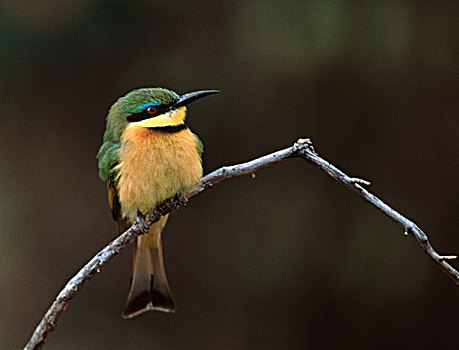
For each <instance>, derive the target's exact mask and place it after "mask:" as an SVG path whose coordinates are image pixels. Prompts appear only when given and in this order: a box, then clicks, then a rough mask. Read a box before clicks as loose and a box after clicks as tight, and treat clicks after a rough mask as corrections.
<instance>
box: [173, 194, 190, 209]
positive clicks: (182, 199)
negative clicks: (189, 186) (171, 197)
mask: <svg viewBox="0 0 459 350" xmlns="http://www.w3.org/2000/svg"><path fill="white" fill-rule="evenodd" d="M175 199H176V200H177V202H178V205H179V207H184V206H185V205H187V204H188V198H186V197H185V195H184V194H183V193H179V194H177V195H176V196H175Z"/></svg>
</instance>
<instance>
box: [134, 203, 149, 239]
mask: <svg viewBox="0 0 459 350" xmlns="http://www.w3.org/2000/svg"><path fill="white" fill-rule="evenodd" d="M136 222H137V225H139V228H140V231H141V232H142V234H143V235H144V234H146V233H148V230H149V229H150V226H148V225H147V223H146V222H145V216H144V215H143V214H142V212H141V211H140V210H139V209H137V217H136Z"/></svg>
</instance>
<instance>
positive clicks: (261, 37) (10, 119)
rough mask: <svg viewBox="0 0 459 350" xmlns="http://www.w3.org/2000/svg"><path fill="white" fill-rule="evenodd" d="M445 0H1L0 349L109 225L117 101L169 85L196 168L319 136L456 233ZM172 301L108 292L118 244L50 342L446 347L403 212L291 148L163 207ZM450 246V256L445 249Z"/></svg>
mask: <svg viewBox="0 0 459 350" xmlns="http://www.w3.org/2000/svg"><path fill="white" fill-rule="evenodd" d="M458 15H459V3H457V2H453V1H438V2H429V1H404V2H401V1H382V0H379V1H371V2H370V1H352V2H346V1H337V0H336V1H299V0H288V1H283V2H281V1H268V0H265V1H261V0H248V1H225V2H214V1H208V0H201V1H194V2H188V1H175V2H171V1H147V0H137V1H115V0H102V1H91V0H84V1H56V0H45V1H30V0H29V1H26V0H24V1H11V0H9V1H7V0H3V1H0V81H1V82H2V83H1V85H0V102H1V104H0V106H1V107H0V108H1V117H0V130H1V131H2V137H1V138H0V146H1V147H0V164H1V168H0V223H1V226H2V230H1V231H0V236H1V240H2V244H1V245H0V275H1V277H2V278H1V281H2V282H1V283H0V296H1V298H0V309H1V310H2V317H0V328H1V329H2V336H1V337H0V348H2V349H12V348H19V347H21V346H22V345H24V344H25V342H26V341H27V338H28V336H29V335H30V334H31V332H32V331H33V328H34V327H35V325H36V324H37V323H38V321H39V319H40V318H41V317H42V314H43V313H44V312H45V310H46V309H47V307H48V306H49V305H50V303H51V301H52V299H53V298H54V297H55V295H56V294H57V292H58V291H59V290H60V288H61V287H62V286H63V285H64V283H65V282H66V281H67V280H68V279H69V278H70V277H71V276H72V275H73V274H74V273H75V272H76V271H77V270H78V269H79V268H80V267H81V266H82V264H83V263H84V262H86V261H87V260H88V259H89V258H90V257H91V256H92V255H93V254H94V253H96V252H97V251H98V249H100V248H101V247H102V246H104V245H105V244H106V242H107V241H109V240H110V239H111V238H113V237H114V235H115V230H114V227H113V226H114V225H113V223H112V222H111V218H110V213H109V209H108V205H107V203H106V188H105V185H104V184H103V183H102V182H101V181H99V179H98V176H97V164H96V160H95V155H96V153H97V150H98V147H99V145H100V143H101V137H102V134H103V130H104V123H105V120H104V119H105V115H106V113H107V110H108V108H109V107H110V105H111V104H112V103H113V102H114V101H115V100H116V99H117V98H118V97H119V96H121V95H123V94H125V93H126V92H127V91H129V90H131V89H133V88H137V87H144V86H163V87H168V88H171V89H173V90H176V91H177V92H179V93H185V92H188V91H192V90H196V89H213V88H217V89H220V90H222V91H223V93H222V94H220V95H217V96H215V97H212V98H209V99H207V100H206V101H204V102H200V103H197V104H196V105H193V106H192V107H191V108H190V113H189V124H190V126H191V127H192V129H193V130H194V131H195V132H196V133H198V134H199V136H200V137H201V139H202V140H203V141H204V143H205V146H206V148H205V155H204V161H205V168H206V171H210V170H212V169H215V168H217V167H218V166H221V165H224V164H231V163H235V162H240V161H245V160H248V159H251V158H253V157H255V156H258V155H261V154H265V153H267V152H270V151H273V150H276V149H278V148H281V147H285V146H288V145H290V144H291V143H292V142H293V141H294V140H296V139H297V138H298V137H301V136H309V137H312V139H313V141H314V144H315V146H316V148H317V150H318V152H319V153H320V154H322V155H323V156H324V157H326V158H327V159H329V160H330V161H332V162H333V163H335V164H336V165H338V166H339V167H341V168H342V169H344V170H345V171H346V172H348V173H349V174H351V175H355V176H360V177H363V178H366V179H369V180H371V182H372V186H371V190H372V191H374V192H375V193H376V194H378V195H380V196H381V197H382V198H383V199H384V200H386V201H387V202H389V203H391V204H392V205H393V206H394V207H395V208H396V209H399V210H400V211H401V212H402V213H405V214H407V215H408V216H409V217H410V218H413V219H414V220H415V221H416V222H417V223H418V224H419V225H420V226H421V227H423V228H424V229H425V230H426V232H428V233H429V235H430V237H431V239H432V243H433V245H434V246H435V247H436V248H437V249H438V250H439V251H440V252H442V253H457V252H458V251H459V238H458V235H457V234H456V227H457V226H458V216H457V212H458V201H457V196H456V193H457V192H458V191H459V183H458V180H457V179H458V176H457V173H458V171H459V162H458V159H459V146H458V143H457V142H456V140H457V135H458V131H459V118H458V114H459V103H458V92H459V46H458V40H457V38H458V35H459V22H458V21H457V18H458ZM165 255H166V261H167V269H168V273H169V279H170V282H171V285H172V289H173V292H174V294H175V297H176V299H177V303H178V311H177V313H176V314H175V315H173V316H171V315H163V314H158V313H149V314H145V315H143V316H141V317H138V318H136V319H134V320H131V321H125V320H122V319H121V317H120V311H121V308H122V306H123V303H124V299H125V297H126V295H127V291H128V286H129V278H130V275H129V274H130V268H131V267H130V264H131V261H130V260H131V256H130V254H129V252H124V253H122V254H120V255H119V256H118V257H116V258H115V259H114V260H113V261H112V262H110V263H109V264H108V265H107V266H106V268H105V269H104V270H103V271H102V273H101V274H100V275H99V276H97V277H95V278H94V279H93V280H92V281H91V282H90V283H89V284H87V285H86V286H85V288H84V289H83V290H82V291H81V292H80V294H79V295H78V297H77V298H76V299H75V300H74V301H72V303H71V305H70V307H69V308H68V310H67V311H66V312H65V314H64V315H63V316H62V319H61V320H60V323H59V326H58V327H57V329H56V330H55V331H54V332H53V333H52V334H51V336H50V339H49V342H48V343H47V348H48V349H131V348H136V349H203V348H204V349H253V348H257V349H258V348H260V349H267V348H269V349H300V348H308V347H309V348H321V349H337V348H339V349H343V348H344V349H346V348H349V349H351V348H352V349H354V348H374V349H386V348H391V349H395V348H429V349H431V348H443V347H448V346H449V347H454V345H456V343H457V342H456V339H457V324H458V321H459V318H458V316H457V315H458V314H459V301H458V298H457V295H456V294H457V287H456V286H455V285H454V284H453V283H452V282H451V281H449V280H448V279H447V278H446V277H445V276H444V275H443V273H441V271H440V270H439V269H438V268H437V267H436V266H434V265H433V264H432V263H431V262H430V261H429V260H428V259H427V257H426V256H424V255H423V253H422V251H421V250H420V249H419V247H418V246H417V244H416V243H415V242H414V240H413V239H412V238H406V237H404V236H403V234H402V230H401V228H400V227H398V226H397V225H395V224H393V223H392V222H390V220H389V219H388V218H386V217H384V215H383V214H381V213H379V212H378V211H376V210H375V209H374V208H372V207H370V206H369V205H368V204H366V203H365V202H363V201H362V200H361V199H359V198H357V196H355V195H354V194H352V193H350V192H349V191H347V190H346V189H344V188H343V187H342V186H340V185H338V184H337V183H335V182H333V181H332V180H330V179H329V178H328V177H326V176H325V175H324V174H323V173H321V172H320V171H318V170H317V169H313V168H312V167H311V166H309V165H307V164H305V163H304V162H301V161H299V160H291V161H288V162H285V163H283V164H281V165H277V166H275V167H272V168H269V169H266V170H263V171H261V172H259V173H258V174H257V177H256V179H255V180H252V179H250V178H240V179H239V178H238V179H233V180H230V181H228V182H225V183H222V184H221V185H219V186H218V187H217V188H215V189H214V190H212V191H210V192H207V193H204V194H202V195H201V196H199V197H197V198H195V199H193V201H192V202H191V203H190V205H189V206H188V207H187V208H186V209H183V210H180V211H178V212H176V213H174V214H173V215H172V218H171V220H170V222H169V224H168V227H167V229H166V232H165ZM456 266H457V264H456Z"/></svg>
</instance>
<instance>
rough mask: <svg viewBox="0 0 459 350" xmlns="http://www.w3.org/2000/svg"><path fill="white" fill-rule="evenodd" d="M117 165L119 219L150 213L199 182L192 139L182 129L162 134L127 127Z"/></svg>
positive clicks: (188, 132)
mask: <svg viewBox="0 0 459 350" xmlns="http://www.w3.org/2000/svg"><path fill="white" fill-rule="evenodd" d="M123 143H124V145H123V147H122V148H121V149H120V164H119V165H118V195H119V199H120V203H121V208H122V211H123V215H124V216H125V217H127V218H129V219H130V220H134V219H135V216H136V213H137V209H139V210H140V211H141V212H142V213H144V214H145V213H146V212H148V211H150V210H153V209H154V208H155V207H156V206H157V205H158V204H159V203H161V202H162V201H164V200H165V199H167V198H169V197H172V196H174V195H175V194H177V193H179V192H182V191H184V190H186V189H189V188H191V187H193V186H194V185H195V184H196V183H198V182H199V181H200V180H201V177H202V164H201V157H200V156H199V154H198V152H197V140H196V137H195V136H194V135H193V134H192V133H191V132H190V130H189V129H185V130H182V131H179V132H176V133H164V132H160V131H155V130H152V129H148V128H144V127H138V126H131V127H128V128H126V130H125V132H124V134H123Z"/></svg>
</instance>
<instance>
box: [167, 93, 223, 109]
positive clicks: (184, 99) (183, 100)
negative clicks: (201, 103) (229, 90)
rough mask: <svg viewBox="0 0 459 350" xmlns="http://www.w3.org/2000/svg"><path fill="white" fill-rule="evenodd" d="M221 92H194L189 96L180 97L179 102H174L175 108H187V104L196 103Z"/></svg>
mask: <svg viewBox="0 0 459 350" xmlns="http://www.w3.org/2000/svg"><path fill="white" fill-rule="evenodd" d="M218 92H220V90H201V91H194V92H190V93H188V94H185V95H182V96H180V97H179V98H178V99H177V101H175V102H174V105H173V108H178V107H182V106H186V105H187V104H189V103H191V102H193V101H196V100H198V99H200V98H203V97H206V96H209V95H213V94H216V93H218Z"/></svg>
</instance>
